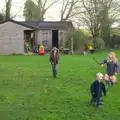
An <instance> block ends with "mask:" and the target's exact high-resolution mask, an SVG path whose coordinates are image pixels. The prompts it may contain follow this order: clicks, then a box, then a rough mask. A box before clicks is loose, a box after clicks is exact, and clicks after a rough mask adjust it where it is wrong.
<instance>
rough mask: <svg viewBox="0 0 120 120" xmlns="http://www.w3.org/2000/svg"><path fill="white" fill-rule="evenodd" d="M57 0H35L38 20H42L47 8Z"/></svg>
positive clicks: (57, 0)
mask: <svg viewBox="0 0 120 120" xmlns="http://www.w3.org/2000/svg"><path fill="white" fill-rule="evenodd" d="M57 2H59V0H51V1H50V0H37V5H38V7H39V20H41V21H44V16H45V14H46V12H47V10H48V9H49V8H51V7H52V6H53V5H54V4H55V3H57Z"/></svg>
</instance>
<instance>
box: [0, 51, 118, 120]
mask: <svg viewBox="0 0 120 120" xmlns="http://www.w3.org/2000/svg"><path fill="white" fill-rule="evenodd" d="M117 53H119V51H118V52H117ZM106 55H107V52H104V53H98V54H94V55H89V56H81V55H73V56H61V60H60V64H59V65H58V71H59V76H58V79H54V78H53V77H52V73H51V65H50V64H49V62H48V56H42V57H40V56H0V120H119V119H120V92H119V91H120V82H119V79H120V77H119V76H118V82H117V84H116V85H115V86H114V89H110V90H109V92H108V94H107V96H106V97H104V98H103V99H104V101H103V104H104V105H103V107H102V108H101V109H100V110H99V109H97V108H95V107H90V106H89V101H90V98H91V95H90V92H89V87H90V85H91V83H92V82H93V81H94V80H95V74H96V73H97V72H102V73H105V69H102V68H100V67H99V65H98V64H97V63H96V62H94V61H93V59H92V58H94V57H95V58H96V59H97V60H98V61H101V60H102V59H103V58H105V57H106Z"/></svg>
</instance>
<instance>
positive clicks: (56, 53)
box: [49, 47, 59, 77]
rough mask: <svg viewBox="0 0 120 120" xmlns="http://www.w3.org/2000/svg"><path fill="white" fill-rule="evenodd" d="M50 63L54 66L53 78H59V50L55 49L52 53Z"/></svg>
mask: <svg viewBox="0 0 120 120" xmlns="http://www.w3.org/2000/svg"><path fill="white" fill-rule="evenodd" d="M49 60H50V63H51V65H52V71H53V76H54V77H57V69H56V67H57V64H58V62H59V50H58V49H57V48H56V47H54V48H53V49H52V50H51V52H50V59H49Z"/></svg>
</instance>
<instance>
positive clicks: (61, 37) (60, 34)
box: [59, 32, 63, 40]
mask: <svg viewBox="0 0 120 120" xmlns="http://www.w3.org/2000/svg"><path fill="white" fill-rule="evenodd" d="M59 37H60V40H63V32H60V33H59Z"/></svg>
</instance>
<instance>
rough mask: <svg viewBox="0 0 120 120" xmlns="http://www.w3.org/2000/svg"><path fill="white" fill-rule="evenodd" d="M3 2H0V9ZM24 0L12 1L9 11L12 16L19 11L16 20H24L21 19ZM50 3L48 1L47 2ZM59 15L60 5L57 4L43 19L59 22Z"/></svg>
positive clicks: (2, 6)
mask: <svg viewBox="0 0 120 120" xmlns="http://www.w3.org/2000/svg"><path fill="white" fill-rule="evenodd" d="M4 1H5V0H0V9H2V8H4ZM25 1H26V0H12V9H11V13H12V14H13V16H14V15H15V14H16V13H18V11H19V10H20V8H22V9H21V12H20V13H19V14H18V17H17V18H16V20H24V18H23V16H22V15H23V8H24V3H25ZM48 1H50V0H48ZM59 14H60V5H59V4H55V5H53V6H52V7H51V8H50V9H49V10H48V11H47V13H46V15H45V18H46V20H55V21H57V20H59V19H60V17H59Z"/></svg>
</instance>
